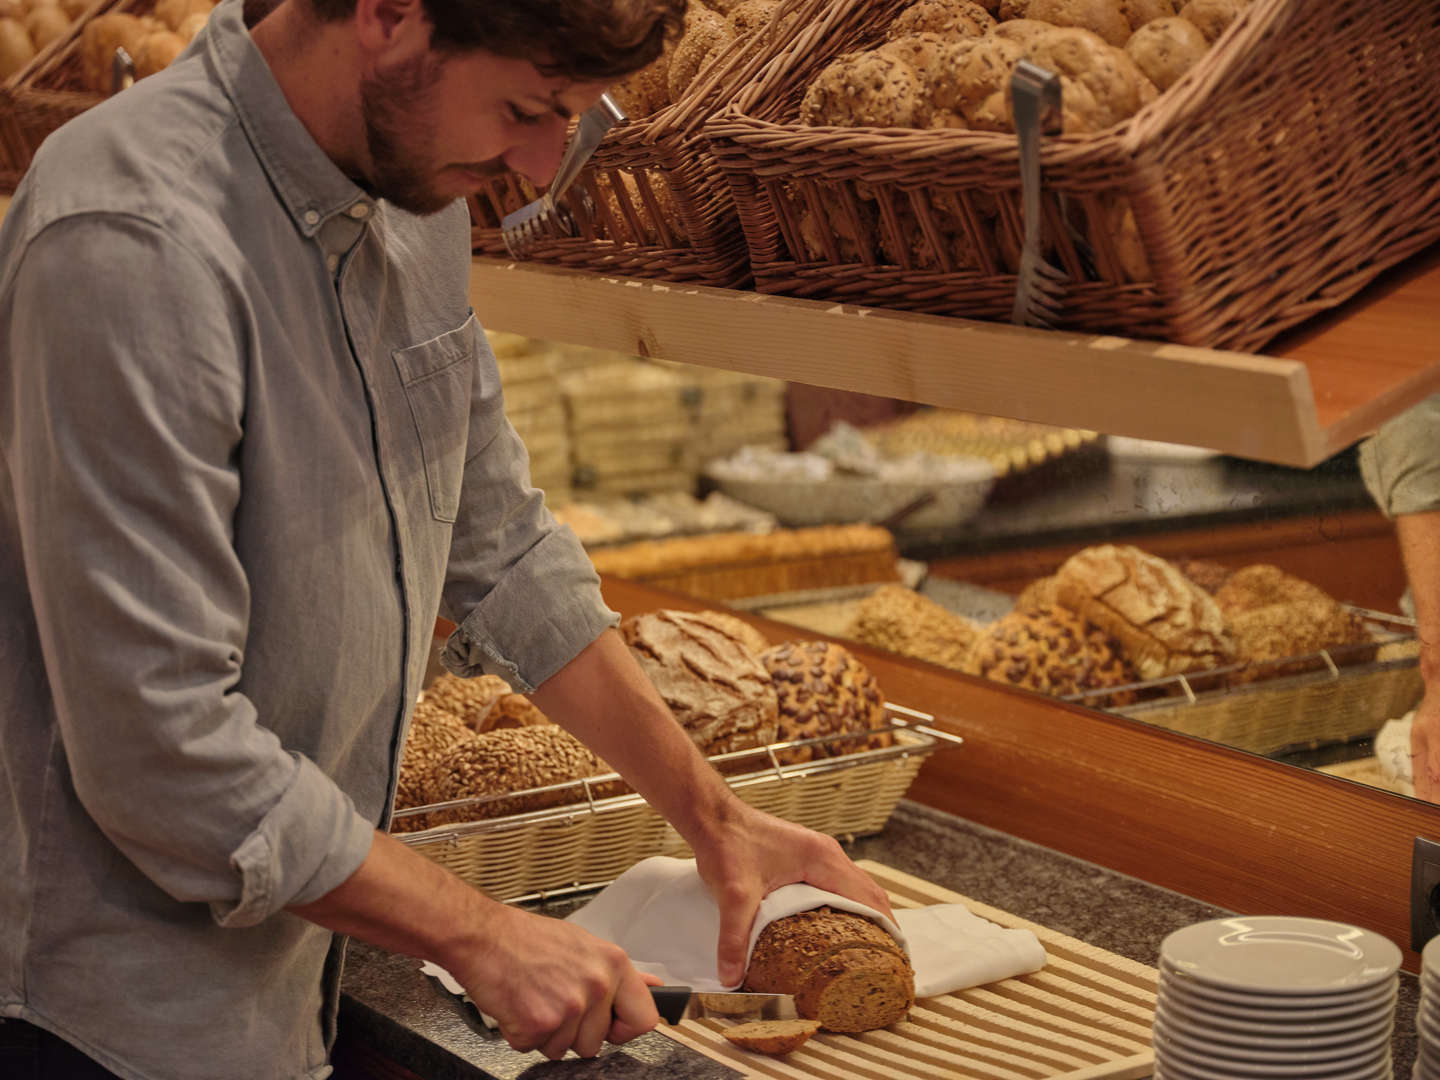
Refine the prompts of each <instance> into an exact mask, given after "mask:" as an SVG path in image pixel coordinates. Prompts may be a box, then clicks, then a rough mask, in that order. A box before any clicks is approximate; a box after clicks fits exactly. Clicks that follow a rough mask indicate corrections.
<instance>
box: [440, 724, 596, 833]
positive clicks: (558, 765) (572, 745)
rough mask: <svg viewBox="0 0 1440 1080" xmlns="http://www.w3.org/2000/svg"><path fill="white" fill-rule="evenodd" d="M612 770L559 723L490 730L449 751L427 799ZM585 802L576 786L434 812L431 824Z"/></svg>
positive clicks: (442, 799)
mask: <svg viewBox="0 0 1440 1080" xmlns="http://www.w3.org/2000/svg"><path fill="white" fill-rule="evenodd" d="M610 771H611V769H610V767H609V766H608V765H606V764H605V762H603V761H601V760H600V759H599V758H598V757H596V756H595V755H594V753H592V752H591V751H590V749H589V748H588V747H587V746H585V744H584V743H582V742H581V741H580V740H579V739H577V738H575V736H573V735H571V734H570V733H569V732H567V731H565V730H564V729H563V728H560V727H558V726H556V725H555V724H539V725H536V726H534V727H523V728H506V729H504V730H501V731H487V732H486V733H485V734H483V735H472V736H471V737H470V738H469V739H468V740H462V741H461V742H459V743H457V744H456V745H454V746H452V747H451V748H450V749H449V751H448V752H447V753H446V754H445V756H444V758H443V759H442V760H441V761H440V762H439V763H437V764H436V766H435V767H434V769H432V770H431V772H430V775H429V782H428V784H427V786H426V796H427V798H426V801H427V802H448V801H450V800H452V799H467V798H478V797H482V796H488V795H502V794H506V793H509V792H520V791H527V790H529V789H530V788H539V787H547V786H549V785H552V784H563V783H566V782H568V781H571V780H579V779H581V778H582V777H586V776H598V775H600V774H601V773H607V772H610ZM597 794H602V795H603V794H608V792H597ZM583 798H584V795H583V793H582V792H581V791H580V790H579V789H578V787H577V788H569V789H564V790H560V791H552V792H545V793H543V794H532V795H524V796H519V797H517V798H513V799H495V800H493V801H490V802H483V803H476V804H474V805H472V806H462V807H456V808H454V809H451V810H437V811H435V812H434V813H432V814H430V824H431V825H445V824H449V823H451V822H458V821H478V820H480V819H483V818H492V817H502V816H504V815H506V814H518V813H522V812H524V811H527V810H540V809H544V808H545V807H547V806H559V805H561V804H563V803H567V802H575V801H578V800H580V799H583Z"/></svg>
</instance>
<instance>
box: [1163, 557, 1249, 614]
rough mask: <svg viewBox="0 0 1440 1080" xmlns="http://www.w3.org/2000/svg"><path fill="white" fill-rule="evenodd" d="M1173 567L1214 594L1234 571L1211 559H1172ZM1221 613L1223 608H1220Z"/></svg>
mask: <svg viewBox="0 0 1440 1080" xmlns="http://www.w3.org/2000/svg"><path fill="white" fill-rule="evenodd" d="M1171 561H1172V562H1173V563H1174V565H1175V569H1176V570H1179V571H1180V573H1182V574H1184V575H1185V576H1186V577H1187V578H1189V579H1190V580H1191V581H1193V582H1194V583H1195V584H1196V585H1199V586H1200V587H1201V588H1202V589H1204V590H1205V591H1206V592H1208V593H1209V594H1210V595H1211V596H1214V595H1215V594H1216V593H1217V592H1219V590H1220V586H1222V585H1224V584H1225V582H1227V581H1229V580H1230V575H1231V574H1233V573H1234V572H1235V571H1234V569H1233V568H1231V567H1229V566H1226V565H1225V564H1224V563H1220V562H1215V561H1214V560H1213V559H1173V560H1171ZM1221 611H1222V613H1223V611H1224V609H1223V608H1222V609H1221Z"/></svg>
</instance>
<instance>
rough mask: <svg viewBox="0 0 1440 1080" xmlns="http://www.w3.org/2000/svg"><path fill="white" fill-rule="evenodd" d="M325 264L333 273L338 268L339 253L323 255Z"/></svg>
mask: <svg viewBox="0 0 1440 1080" xmlns="http://www.w3.org/2000/svg"><path fill="white" fill-rule="evenodd" d="M325 265H326V266H328V267H329V268H330V272H331V273H332V274H333V273H334V272H335V271H336V270H338V269H340V256H339V255H326V256H325Z"/></svg>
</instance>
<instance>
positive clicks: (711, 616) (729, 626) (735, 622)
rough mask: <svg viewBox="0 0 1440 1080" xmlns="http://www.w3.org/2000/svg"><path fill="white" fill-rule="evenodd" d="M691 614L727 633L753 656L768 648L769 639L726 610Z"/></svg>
mask: <svg viewBox="0 0 1440 1080" xmlns="http://www.w3.org/2000/svg"><path fill="white" fill-rule="evenodd" d="M692 614H693V615H694V616H695V618H697V619H699V620H700V621H701V622H703V623H708V624H709V625H711V626H713V627H715V628H716V629H717V630H723V631H724V632H725V633H727V634H729V635H730V636H731V637H733V638H734V639H735V640H736V641H738V642H740V644H741V645H743V646H745V648H746V649H747V650H748V651H749V652H750V654H751V655H753V656H757V657H758V656H759V655H760V654H761V653H763V652H764V651H765V650H766V649H768V648H770V639H769V638H767V637H766V636H765V635H764V634H762V633H761V632H760V631H759V630H757V629H756V628H755V627H753V626H751V625H750V624H749V623H748V622H746V621H745V620H744V619H742V618H740V617H739V616H738V615H731V614H730V613H729V612H726V611H696V612H693V613H692Z"/></svg>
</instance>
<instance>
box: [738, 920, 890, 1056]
mask: <svg viewBox="0 0 1440 1080" xmlns="http://www.w3.org/2000/svg"><path fill="white" fill-rule="evenodd" d="M745 989H746V990H749V991H751V992H753V993H760V994H793V995H794V997H795V1009H796V1011H797V1012H798V1013H799V1014H800V1015H801V1016H803V1017H805V1018H806V1019H809V1020H818V1021H819V1022H820V1026H821V1027H822V1028H824V1029H825V1030H827V1031H840V1032H857V1031H872V1030H874V1029H876V1028H883V1027H889V1026H890V1025H891V1024H894V1023H896V1022H898V1021H900V1020H901V1019H903V1018H904V1016H905V1014H906V1013H907V1012H909V1010H910V1006H911V1005H913V1004H914V1003H915V973H914V971H913V970H912V969H911V967H910V962H909V960H908V959H906V957H905V954H904V952H903V951H902V950H901V948H900V946H899V945H898V944H896V942H895V939H894V938H892V937H891V936H890V935H889V934H888V933H886V932H885V930H883V929H882V928H881V927H880V926H878V925H877V924H875V923H874V922H871V921H870V920H869V919H866V918H863V917H861V916H859V915H851V914H849V913H848V912H840V911H835V910H833V909H831V908H828V907H821V908H816V909H815V910H814V911H802V912H799V913H798V914H795V915H789V916H786V917H785V918H783V919H776V920H775V921H774V922H772V923H770V924H769V925H768V926H766V927H765V929H764V930H762V931H761V932H760V936H759V937H758V938H757V939H756V941H755V948H754V950H753V951H752V952H751V954H750V965H749V967H748V969H747V970H746V973H745Z"/></svg>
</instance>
